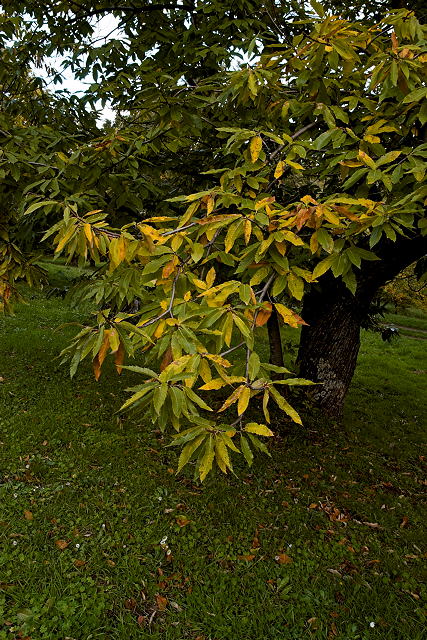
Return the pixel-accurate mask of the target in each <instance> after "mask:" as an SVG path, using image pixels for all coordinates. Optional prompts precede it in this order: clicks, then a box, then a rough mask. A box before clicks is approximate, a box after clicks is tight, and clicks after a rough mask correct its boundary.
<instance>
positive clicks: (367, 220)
mask: <svg viewBox="0 0 427 640" xmlns="http://www.w3.org/2000/svg"><path fill="white" fill-rule="evenodd" d="M313 6H314V7H315V9H316V11H317V13H318V17H316V18H314V17H311V18H310V20H308V21H307V22H305V23H304V24H303V25H301V27H300V28H298V26H296V27H295V32H294V34H293V36H292V38H291V39H290V40H289V39H288V38H286V39H283V41H281V42H279V43H277V44H276V45H271V46H269V47H265V48H264V50H263V55H262V56H261V57H260V59H259V60H258V61H257V62H255V63H254V64H253V65H242V66H241V68H239V69H238V70H237V71H229V72H225V71H222V70H220V69H218V68H216V69H215V71H214V72H213V73H211V72H210V75H209V74H208V77H205V76H204V78H205V79H203V78H202V79H197V82H194V78H191V79H187V78H186V77H185V74H184V80H183V69H181V70H180V71H179V73H177V74H176V75H174V76H173V75H168V74H165V75H164V76H162V77H161V79H160V80H159V82H160V85H161V89H160V90H159V88H158V86H157V88H156V89H154V88H153V86H150V89H149V91H148V92H147V93H144V94H141V95H140V94H139V91H138V87H137V86H132V84H130V85H129V87H128V92H129V93H131V92H132V91H133V92H134V93H133V95H134V96H135V100H136V103H137V106H136V110H138V109H139V115H138V116H137V126H135V125H134V123H132V122H129V121H127V120H126V119H124V120H123V122H121V124H122V127H121V128H120V129H119V127H117V130H114V131H109V132H108V133H107V134H106V135H104V136H99V133H98V134H97V136H96V137H94V138H93V139H92V140H90V139H87V138H86V139H85V140H84V142H79V141H78V139H77V138H76V137H74V138H72V141H71V142H70V140H69V138H68V139H67V140H68V143H69V144H70V147H71V148H69V149H67V148H66V145H65V144H62V147H61V149H60V150H59V151H58V148H55V144H54V145H53V148H54V152H50V150H48V151H46V152H45V154H43V151H42V150H41V149H40V147H37V163H41V164H42V165H43V167H42V172H43V175H42V178H40V176H37V177H38V180H35V181H33V182H31V183H30V185H29V186H27V188H26V192H25V197H24V198H22V202H21V206H22V209H23V213H24V215H25V216H26V217H29V218H31V216H33V215H36V214H38V213H40V211H43V212H44V213H45V214H46V215H47V216H49V217H53V218H55V219H56V220H57V221H56V222H55V224H54V225H53V226H52V227H51V228H50V230H49V231H48V232H47V233H46V234H45V236H44V238H43V240H44V241H47V240H49V242H52V243H53V245H54V247H55V254H56V255H60V254H64V255H66V256H67V259H68V260H74V259H78V260H79V261H80V262H81V263H82V264H85V263H94V264H95V265H96V266H97V270H96V272H95V274H94V275H93V277H92V278H89V279H88V282H87V283H86V284H84V283H83V284H82V286H81V287H80V289H79V293H78V295H79V296H80V299H85V300H90V301H92V303H93V305H94V311H95V316H96V322H95V323H94V324H93V325H91V326H86V327H83V328H82V330H81V332H80V333H79V334H78V335H77V336H76V338H75V340H74V341H73V343H72V344H71V345H70V346H69V347H68V348H67V349H66V350H65V351H64V352H63V359H64V361H67V360H70V362H71V373H72V374H74V373H75V371H76V370H77V367H78V364H79V362H81V361H82V360H83V359H85V358H87V357H90V358H91V359H92V361H93V368H94V373H95V376H96V377H97V378H99V376H100V373H101V367H102V364H103V361H104V360H105V357H106V355H107V354H108V353H109V352H112V353H113V354H114V359H115V365H116V368H117V371H118V372H120V371H121V370H122V368H123V366H124V365H123V362H124V357H125V355H126V354H128V355H129V356H131V357H133V356H136V355H141V354H143V357H144V360H145V362H144V364H148V365H149V366H150V368H147V367H142V368H139V369H136V370H138V371H139V372H140V373H141V375H143V376H145V377H146V381H145V382H144V383H143V384H142V385H139V386H138V387H137V388H134V389H131V391H132V393H133V395H132V396H131V397H130V398H129V400H128V401H127V402H126V403H125V405H124V407H123V408H128V407H135V408H138V409H139V410H141V411H144V412H145V414H146V415H147V416H148V417H149V419H150V420H151V421H152V422H153V423H154V424H158V425H159V426H160V428H161V429H166V428H167V427H168V426H169V425H171V426H172V427H173V428H175V429H176V431H178V432H179V433H178V434H177V435H176V437H175V438H174V444H177V445H184V448H183V451H182V454H181V458H180V463H179V467H180V469H181V468H182V467H183V466H184V464H186V463H187V462H188V461H189V460H190V459H191V458H192V457H194V458H197V460H198V461H197V463H196V473H197V474H198V475H199V477H200V478H201V479H204V478H205V476H206V475H207V473H208V472H209V471H210V469H211V468H212V465H213V463H214V461H216V463H217V465H218V467H219V468H220V469H221V470H222V471H224V472H226V471H227V470H228V469H231V468H232V466H231V461H230V455H229V453H230V451H234V452H237V451H239V449H238V447H237V446H236V443H237V440H238V438H240V441H239V443H240V448H241V452H242V453H243V455H244V457H245V458H246V460H247V462H248V463H249V464H251V462H252V457H253V450H254V449H260V450H265V445H264V444H263V443H262V442H261V441H260V440H259V438H258V436H271V435H272V432H271V431H270V429H269V427H268V426H267V425H268V424H269V422H270V415H269V411H268V403H269V400H270V399H272V400H273V401H274V402H275V403H276V404H277V405H278V407H279V408H280V409H281V410H282V411H284V412H285V413H286V414H288V415H289V416H290V418H291V419H292V420H294V421H295V422H296V423H300V422H301V420H300V417H299V415H298V414H297V413H296V411H295V410H294V409H293V408H292V406H291V405H290V404H289V403H288V401H287V400H286V399H285V397H284V396H283V395H282V394H281V393H280V392H279V391H278V389H277V386H279V387H280V385H283V386H284V387H285V388H286V386H292V385H300V384H309V383H308V382H307V381H305V380H301V379H299V378H294V377H288V376H289V375H290V373H289V371H287V370H286V369H285V368H284V367H280V366H277V365H273V364H271V363H266V362H262V361H261V360H262V357H261V348H260V346H261V344H262V342H263V340H264V336H265V328H264V325H266V324H268V321H269V319H270V318H275V319H279V320H280V321H281V322H282V324H285V325H287V326H290V327H294V328H296V327H298V326H300V325H302V324H304V320H303V319H302V318H301V317H300V315H299V314H298V310H299V305H300V303H301V301H302V299H303V296H304V294H305V292H307V291H309V290H310V288H311V287H316V286H319V285H321V278H322V276H323V275H324V274H326V273H332V274H333V276H334V277H336V278H341V279H342V281H343V282H344V283H345V285H346V287H347V288H348V289H349V290H350V291H351V292H352V294H355V293H356V292H357V288H358V286H359V281H360V274H361V268H362V265H363V262H364V261H366V260H368V261H369V260H377V259H378V257H377V255H376V253H375V251H376V249H377V248H378V247H380V246H381V244H382V243H384V242H386V243H387V242H396V241H397V240H398V239H399V238H401V237H416V236H417V235H420V234H425V233H426V229H427V225H426V218H425V199H426V196H427V189H426V185H425V172H426V168H427V163H426V162H425V157H426V154H427V144H426V143H424V134H423V131H424V128H425V124H426V121H427V101H426V97H427V89H426V87H425V73H426V72H425V69H426V66H425V62H426V60H427V49H426V46H425V42H426V37H425V35H426V33H425V32H426V29H425V27H424V26H422V25H421V24H420V23H419V22H418V20H417V19H416V17H415V15H414V14H413V12H411V11H409V10H406V9H402V10H400V11H397V12H393V13H391V14H390V15H389V16H387V17H386V18H384V19H383V20H382V21H381V22H379V23H378V24H376V25H375V26H371V25H369V24H365V23H361V22H355V23H350V22H348V21H346V20H344V19H341V18H338V17H336V16H333V15H328V16H324V15H323V9H322V7H321V6H320V5H318V3H314V4H313ZM164 15H166V14H162V16H163V17H164ZM133 44H134V46H135V49H136V50H137V44H138V43H137V41H133ZM116 46H117V47H118V48H119V49H120V47H119V46H118V45H116V44H114V47H116ZM255 46H256V40H255V42H254V43H251V44H250V45H249V48H250V49H251V51H253V49H254V47H255ZM114 47H113V45H110V49H112V48H114ZM141 47H142V45H141ZM142 51H143V47H142V48H141V49H140V52H142ZM197 52H198V55H201V53H200V50H199V49H197ZM104 54H105V52H104V53H103V55H104ZM222 55H223V54H222V53H219V54H218V60H224V59H225V58H224V59H223V58H221V56H222ZM227 55H228V54H227ZM218 60H217V62H218ZM74 62H75V63H76V64H77V62H76V59H74ZM183 64H184V63H183ZM207 68H208V67H205V68H204V71H205V72H206V71H207ZM140 72H141V73H142V69H140ZM121 83H122V80H120V82H119V83H118V84H117V85H115V91H116V92H117V91H118V88H119V87H121V86H122V85H121ZM106 86H107V89H108V87H110V88H111V86H112V85H111V79H110V80H109V83H107V85H106ZM93 89H94V92H96V91H97V87H94V88H93ZM122 105H124V103H122ZM153 114H155V115H153ZM213 119H214V121H213ZM205 122H207V124H206V125H205V124H204V123H205ZM119 124H120V123H119ZM205 131H206V139H209V144H208V145H207V149H208V152H209V153H207V152H206V149H204V150H203V144H204V140H203V135H204V133H205ZM62 142H63V143H64V139H63V140H62ZM10 144H13V142H11V143H10ZM165 149H168V152H167V153H168V162H167V163H166V164H165V165H164V166H161V168H160V169H159V168H157V169H156V171H154V172H153V171H152V169H151V166H150V165H151V164H152V163H151V162H150V160H151V157H156V158H157V160H158V159H159V158H161V157H162V154H164V153H165V151H164V150H165ZM213 150H215V153H213ZM8 153H9V154H10V153H11V151H10V150H9V151H8ZM150 154H151V155H150ZM180 154H186V156H185V157H183V158H180ZM198 154H199V155H198ZM208 155H209V156H214V159H213V160H208V159H207V156H208ZM186 157H191V158H192V161H191V163H190V165H191V169H192V170H194V166H195V158H203V159H204V161H205V162H206V165H205V166H204V167H202V168H204V169H207V171H205V172H204V173H203V174H202V175H201V176H200V175H199V176H198V178H197V180H194V181H193V182H191V181H188V180H187V178H188V176H187V177H183V174H185V168H187V169H188V166H187V165H186V162H185V158H186ZM180 160H181V162H180ZM22 162H25V161H24V160H22ZM3 164H4V167H5V170H7V171H10V172H12V171H14V170H15V171H16V169H14V168H13V167H12V165H13V164H15V165H16V164H17V162H16V161H15V163H13V162H12V161H11V160H10V155H9V156H8V158H7V159H6V160H5V162H4V163H3ZM18 164H19V163H18ZM177 165H178V166H179V167H181V166H182V167H184V169H182V170H181V173H180V170H179V169H177V168H176V167H177ZM199 165H200V161H199ZM19 166H20V165H19ZM199 170H200V166H199ZM37 171H39V169H37ZM45 173H46V175H45ZM177 173H178V174H179V180H178V181H176V182H174V179H173V176H174V175H176V174H177ZM212 175H217V176H219V181H218V182H216V183H215V184H212V182H211V180H212V177H211V176H212ZM153 176H157V181H158V186H156V187H152V186H151V187H148V185H149V184H150V183H152V182H153ZM19 179H20V178H19ZM186 180H187V181H188V182H191V186H192V187H194V186H195V187H197V189H198V190H194V189H193V188H192V189H191V191H192V193H191V194H190V195H178V196H175V197H172V198H170V197H169V198H168V199H167V201H165V198H163V197H162V198H161V197H160V195H161V194H162V193H164V191H165V190H168V189H169V190H170V187H171V185H172V184H173V185H174V190H175V189H176V188H177V185H178V186H179V188H180V189H182V187H183V186H185V184H186ZM141 189H143V190H145V191H144V193H145V194H149V195H148V196H147V197H145V196H141ZM156 189H157V193H156ZM181 192H182V190H181ZM151 200H152V201H153V202H152V206H150V207H148V204H149V203H150V201H151ZM140 202H142V203H143V204H144V209H143V210H142V211H138V204H139V203H140ZM181 205H185V210H184V211H182V210H181ZM131 307H133V308H131ZM231 354H233V356H232V358H231V357H230V356H231ZM242 354H243V357H242ZM134 369H135V367H134ZM277 378H279V379H277ZM225 388H227V389H228V393H227V396H225V397H223V396H224V390H225ZM195 389H196V390H197V392H196V391H195ZM199 390H200V391H201V392H203V391H208V392H210V393H209V395H210V396H211V395H212V394H211V392H212V391H219V393H218V406H214V407H213V406H211V405H215V402H216V400H215V396H214V400H213V401H212V402H209V403H207V402H206V401H205V400H204V399H203V398H202V397H201V395H200V394H199ZM202 395H203V394H202ZM261 397H262V406H263V415H264V423H263V424H258V423H253V422H246V416H247V415H249V412H250V410H253V408H254V407H255V406H256V405H257V401H258V398H261ZM232 405H235V406H236V408H237V418H236V419H235V420H233V419H231V421H229V420H227V421H226V422H222V417H221V416H219V414H222V413H223V412H225V411H226V410H227V409H228V408H229V407H231V406H232ZM214 409H216V411H214ZM209 414H211V415H214V414H217V416H219V417H217V418H216V419H214V418H209ZM225 415H227V414H225ZM189 424H190V426H189ZM182 428H184V431H182V430H181V429H182ZM233 438H234V440H233Z"/></svg>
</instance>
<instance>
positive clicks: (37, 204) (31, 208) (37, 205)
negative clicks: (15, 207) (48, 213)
mask: <svg viewBox="0 0 427 640" xmlns="http://www.w3.org/2000/svg"><path fill="white" fill-rule="evenodd" d="M51 204H59V202H57V201H56V200H43V201H42V202H33V204H31V205H30V206H29V207H28V209H27V210H26V211H25V212H24V216H28V215H29V214H30V213H33V211H36V210H37V209H40V207H47V206H48V205H51Z"/></svg>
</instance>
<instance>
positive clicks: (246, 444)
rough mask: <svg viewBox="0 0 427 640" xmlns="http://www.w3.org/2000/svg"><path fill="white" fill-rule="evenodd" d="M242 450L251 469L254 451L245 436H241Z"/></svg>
mask: <svg viewBox="0 0 427 640" xmlns="http://www.w3.org/2000/svg"><path fill="white" fill-rule="evenodd" d="M240 448H241V450H242V453H243V455H244V457H245V460H246V462H247V463H248V465H249V466H250V467H251V466H252V462H253V459H254V454H253V453H252V449H251V448H250V446H249V442H248V441H247V439H246V438H245V436H243V435H241V436H240Z"/></svg>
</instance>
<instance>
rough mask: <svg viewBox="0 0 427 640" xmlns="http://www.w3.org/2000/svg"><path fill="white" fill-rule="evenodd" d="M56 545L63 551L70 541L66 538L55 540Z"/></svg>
mask: <svg viewBox="0 0 427 640" xmlns="http://www.w3.org/2000/svg"><path fill="white" fill-rule="evenodd" d="M55 545H56V546H57V547H58V549H61V551H63V550H64V549H66V548H67V547H68V545H69V543H68V542H67V541H66V540H55Z"/></svg>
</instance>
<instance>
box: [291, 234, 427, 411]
mask: <svg viewBox="0 0 427 640" xmlns="http://www.w3.org/2000/svg"><path fill="white" fill-rule="evenodd" d="M426 252H427V238H422V237H417V238H399V239H398V240H397V241H396V242H395V243H392V242H389V241H388V242H386V243H383V244H382V245H381V247H380V248H379V249H378V250H377V251H376V253H377V255H378V257H379V258H381V261H375V262H362V267H361V270H360V271H359V273H358V286H357V290H356V293H355V295H353V294H352V293H350V291H349V290H348V289H347V288H346V287H345V285H344V284H343V283H342V281H341V279H340V278H338V279H335V278H334V277H333V276H332V274H331V273H327V274H325V276H323V277H322V278H321V280H320V282H319V285H317V286H314V287H313V288H312V290H311V291H310V292H309V293H308V294H307V295H306V296H305V297H304V301H303V310H302V317H303V318H304V320H305V321H306V322H307V323H308V325H309V326H304V327H303V328H302V332H301V341H300V346H299V352H298V361H299V365H300V375H301V376H302V377H304V378H308V379H309V380H313V381H314V382H319V383H321V384H319V385H318V386H316V387H312V388H311V391H310V394H311V396H312V398H313V400H314V401H315V403H316V404H317V405H319V406H320V408H321V409H322V410H323V411H324V413H326V414H327V415H330V416H333V417H340V416H341V414H342V410H343V405H344V399H345V396H346V394H347V391H348V388H349V386H350V383H351V380H352V378H353V374H354V370H355V367H356V362H357V356H358V353H359V347H360V325H361V322H362V321H363V319H364V318H365V317H366V314H367V312H368V309H369V306H370V303H371V302H372V299H373V298H374V296H375V294H376V293H377V291H378V289H379V288H380V287H381V286H383V285H384V284H385V283H386V282H388V281H389V280H392V279H393V278H394V277H396V275H397V274H398V273H400V272H401V271H402V270H403V269H404V268H405V267H407V266H408V265H410V264H411V263H412V262H414V261H415V260H418V259H419V258H420V257H422V256H423V255H425V254H426Z"/></svg>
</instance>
